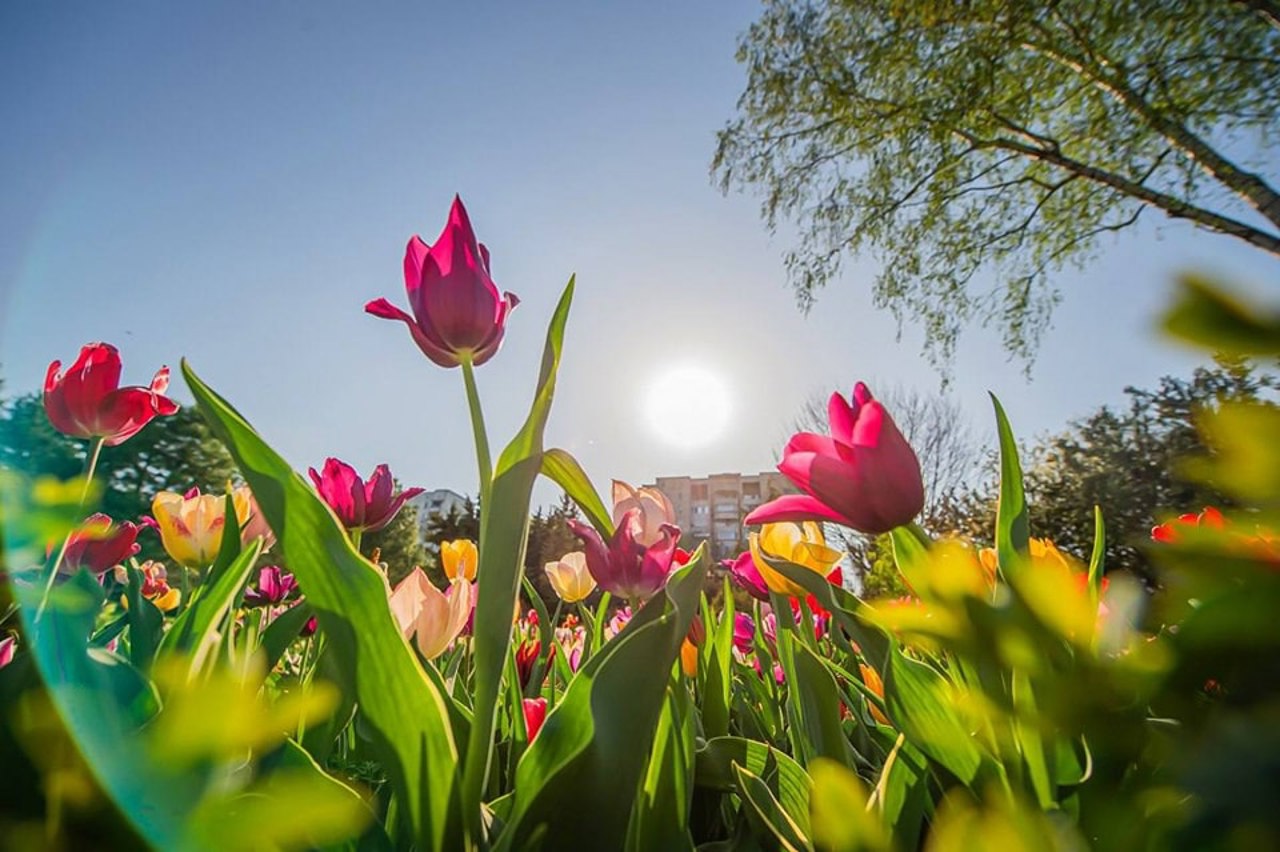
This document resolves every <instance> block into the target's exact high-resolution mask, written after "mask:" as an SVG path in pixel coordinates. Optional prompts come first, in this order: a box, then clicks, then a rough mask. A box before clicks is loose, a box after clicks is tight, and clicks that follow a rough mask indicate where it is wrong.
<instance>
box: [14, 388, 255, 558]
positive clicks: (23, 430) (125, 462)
mask: <svg viewBox="0 0 1280 852" xmlns="http://www.w3.org/2000/svg"><path fill="white" fill-rule="evenodd" d="M87 450H88V442H87V441H81V440H77V439H75V438H68V437H67V436H66V435H63V434H61V433H60V432H58V431H56V430H55V429H54V428H53V426H51V425H50V424H49V418H48V417H46V416H45V413H44V404H43V402H42V401H41V397H40V396H39V395H38V394H26V395H23V396H19V397H15V398H12V399H9V400H7V401H5V402H4V403H3V405H0V466H4V467H8V468H10V469H11V470H15V471H19V472H21V473H23V474H25V475H27V476H29V477H33V478H34V477H40V476H50V477H54V478H56V479H61V480H65V479H71V478H73V477H76V476H79V475H81V474H82V473H83V471H84V466H85V454H86V452H87ZM235 478H237V477H236V468H235V463H234V462H233V461H232V460H231V456H230V455H228V454H227V451H226V449H224V448H223V446H222V444H221V443H219V442H218V441H217V439H216V438H214V437H213V434H212V433H211V432H210V431H209V427H208V425H207V424H206V423H205V422H204V419H203V418H201V417H200V415H199V413H198V412H197V411H196V410H195V409H194V408H189V407H184V408H181V409H179V410H178V413H177V414H174V415H172V416H170V417H157V418H156V419H155V420H153V421H151V422H150V423H149V424H147V427H146V428H145V429H143V430H142V431H141V432H139V433H138V434H136V435H134V436H133V437H132V438H130V439H129V440H128V441H125V442H124V443H123V444H121V445H119V446H117V447H104V448H103V450H102V455H101V457H100V458H99V460H98V471H97V480H98V482H99V483H101V485H102V496H101V500H100V501H99V510H100V511H102V512H105V513H106V514H108V515H110V516H111V517H112V518H115V519H116V520H126V521H128V520H132V521H136V520H137V519H138V518H139V517H141V516H142V515H150V514H151V501H152V499H153V498H154V497H155V495H156V494H157V492H159V491H162V490H170V491H179V492H185V491H187V490H188V489H189V488H192V487H197V488H199V489H200V490H201V491H203V492H206V493H208V492H220V491H223V490H224V489H225V488H226V485H227V482H228V481H230V480H232V479H235ZM138 543H139V544H141V545H142V547H143V552H142V553H141V557H142V558H143V559H153V558H154V559H163V558H164V557H163V553H164V550H163V548H162V547H161V546H160V542H159V539H158V537H157V536H151V535H144V536H141V537H139V539H138Z"/></svg>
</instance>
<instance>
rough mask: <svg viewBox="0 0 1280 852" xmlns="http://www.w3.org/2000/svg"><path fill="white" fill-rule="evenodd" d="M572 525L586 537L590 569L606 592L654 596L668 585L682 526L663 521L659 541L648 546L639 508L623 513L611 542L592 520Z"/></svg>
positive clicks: (628, 596)
mask: <svg viewBox="0 0 1280 852" xmlns="http://www.w3.org/2000/svg"><path fill="white" fill-rule="evenodd" d="M569 528H570V529H572V530H573V534H574V535H576V536H577V537H578V538H579V539H581V541H582V545H583V550H584V551H585V552H586V554H587V570H588V571H590V572H591V576H592V577H595V578H596V583H597V584H598V585H599V586H600V588H602V589H604V590H605V591H606V592H609V593H610V594H612V595H615V596H618V597H622V598H626V599H627V600H630V601H635V600H643V599H645V598H648V597H650V596H651V595H653V593H654V592H656V591H658V590H659V589H661V588H662V587H663V586H664V585H666V582H667V575H668V574H670V573H671V567H672V563H673V561H674V558H675V555H676V542H678V541H679V540H680V528H679V527H677V526H674V525H672V524H662V525H661V526H660V527H659V531H660V537H659V539H658V541H657V542H655V543H654V544H651V545H649V546H648V547H646V546H645V545H643V544H641V543H640V537H641V536H642V535H643V534H644V525H643V523H642V522H641V520H640V510H639V509H631V510H630V511H628V512H626V513H624V514H623V516H622V519H621V521H620V523H619V524H618V528H617V530H616V531H615V532H614V534H613V538H612V539H610V541H609V543H608V544H605V542H604V539H602V538H601V537H600V533H598V532H596V531H595V529H594V528H593V527H592V526H590V525H589V524H584V523H582V522H581V521H576V520H570V521H569Z"/></svg>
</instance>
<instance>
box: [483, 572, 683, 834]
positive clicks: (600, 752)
mask: <svg viewBox="0 0 1280 852" xmlns="http://www.w3.org/2000/svg"><path fill="white" fill-rule="evenodd" d="M705 575H706V565H705V557H704V554H703V551H702V549H701V548H700V549H699V550H698V552H697V553H696V554H695V555H694V557H693V559H691V560H690V562H689V564H688V565H686V566H684V567H683V568H680V569H678V570H677V571H676V572H675V573H673V574H672V575H671V577H670V579H669V580H668V582H667V587H666V589H665V590H664V591H663V593H661V594H658V595H656V596H655V597H654V598H652V599H651V600H650V601H649V602H648V603H646V604H645V605H644V607H643V608H642V609H641V610H640V611H639V612H638V613H636V615H635V616H634V617H633V618H632V619H631V622H630V623H629V624H628V625H627V627H626V629H624V630H623V631H622V633H620V634H618V635H617V636H615V637H614V638H613V639H612V640H611V641H610V642H608V643H607V644H606V645H605V646H604V647H603V648H601V649H600V650H599V651H597V652H596V654H594V655H593V656H592V657H591V659H590V660H588V661H587V662H586V663H585V664H583V666H582V668H581V669H580V670H579V671H578V674H577V676H576V677H575V678H574V679H573V681H572V682H571V683H570V684H569V687H568V689H567V690H566V692H565V695H564V697H563V698H562V699H561V701H560V703H559V704H557V705H556V707H555V709H554V710H552V711H551V712H549V713H548V714H547V719H546V722H544V723H543V726H542V731H541V732H540V733H539V734H538V737H537V739H536V740H534V742H533V744H532V745H531V746H530V747H529V750H528V751H526V752H525V754H524V757H523V758H522V759H521V761H520V765H519V766H518V767H517V769H516V779H515V797H514V801H513V802H512V804H511V811H510V820H509V821H508V823H507V824H506V826H505V827H504V829H503V832H502V835H501V836H500V838H499V839H498V842H497V844H496V846H495V848H496V849H497V850H500V852H501V850H511V849H521V848H526V847H527V845H528V844H529V843H530V842H531V838H533V837H535V836H537V835H538V834H539V832H545V834H544V836H545V837H551V838H555V842H556V845H557V846H558V847H560V848H565V849H585V848H592V849H621V848H624V843H625V839H626V834H627V828H628V823H629V821H630V817H631V810H632V806H633V805H634V802H635V795H636V793H637V791H638V790H639V788H640V782H641V779H642V777H643V775H644V771H645V766H646V764H647V762H648V757H649V752H650V748H651V745H652V743H653V741H654V732H655V729H656V727H657V725H658V721H659V717H660V716H661V713H662V708H663V703H664V698H665V695H666V691H667V684H668V681H669V680H670V678H671V671H672V666H673V665H674V664H675V661H676V658H677V656H678V654H679V653H680V645H681V643H682V642H683V641H684V637H685V635H686V634H687V633H688V632H689V625H690V624H691V623H692V621H693V619H694V617H695V616H696V614H697V611H698V596H699V594H700V593H701V590H702V581H703V578H704V576H705Z"/></svg>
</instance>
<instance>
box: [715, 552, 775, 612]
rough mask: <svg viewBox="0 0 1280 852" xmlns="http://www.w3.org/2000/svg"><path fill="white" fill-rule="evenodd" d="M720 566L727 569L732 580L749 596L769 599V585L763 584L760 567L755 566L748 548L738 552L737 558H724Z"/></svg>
mask: <svg viewBox="0 0 1280 852" xmlns="http://www.w3.org/2000/svg"><path fill="white" fill-rule="evenodd" d="M720 566H721V567H722V568H724V569H725V570H726V571H728V572H729V576H730V577H732V578H733V582H734V583H736V584H737V585H738V586H739V587H740V588H741V589H742V590H743V591H745V592H746V593H747V594H749V595H751V597H753V598H755V599H756V600H758V601H767V600H769V586H768V585H766V584H765V581H764V577H763V576H761V574H760V569H759V568H757V567H756V561H755V559H753V558H752V556H751V551H750V550H746V551H743V552H742V553H740V554H738V558H737V559H726V560H724V561H723V562H721V563H720Z"/></svg>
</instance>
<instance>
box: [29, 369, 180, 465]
mask: <svg viewBox="0 0 1280 852" xmlns="http://www.w3.org/2000/svg"><path fill="white" fill-rule="evenodd" d="M61 368H62V362H61V361H54V362H53V363H52V364H50V365H49V371H48V372H47V373H46V374H45V378H44V410H45V413H46V414H47V415H48V417H49V422H50V423H52V424H53V428H55V429H57V430H58V431H59V432H61V433H63V434H64V435H70V436H72V437H73V438H101V439H102V440H103V442H104V443H105V444H106V445H107V446H108V447H114V446H116V445H117V444H121V443H123V442H124V441H127V440H128V439H129V438H131V437H133V436H134V435H136V434H137V433H138V431H139V430H140V429H142V427H143V426H146V425H147V424H148V423H150V422H151V421H152V420H153V419H154V418H156V417H157V416H167V415H170V414H174V413H176V412H177V410H178V405H177V403H175V402H174V401H173V400H171V399H169V398H167V397H165V396H163V394H164V392H165V390H167V389H168V387H169V368H168V367H161V368H160V370H159V371H158V372H157V373H156V375H155V378H153V379H152V380H151V385H150V386H149V387H145V388H144V387H123V388H122V387H120V353H119V351H117V350H116V348H115V347H114V346H112V345H111V344H109V343H90V344H88V345H86V346H85V347H83V348H82V349H81V350H80V357H79V358H77V359H76V362H75V363H74V364H72V365H71V368H70V369H69V370H67V372H66V375H63V374H62V373H61V372H60V370H61Z"/></svg>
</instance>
